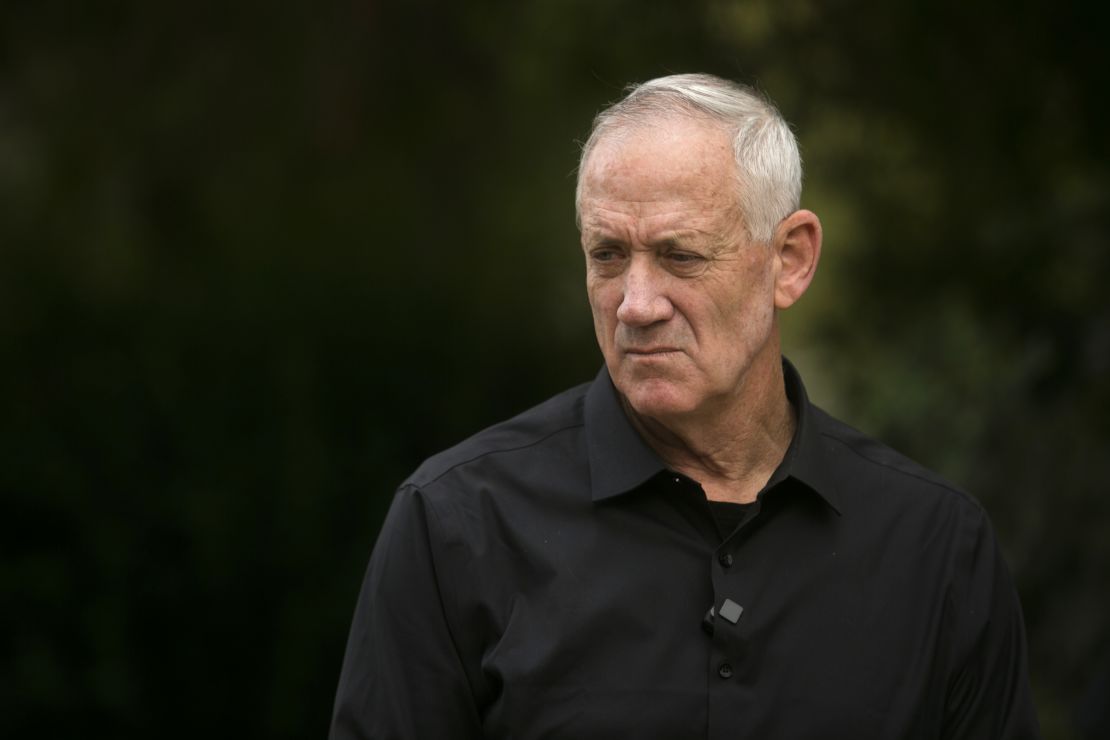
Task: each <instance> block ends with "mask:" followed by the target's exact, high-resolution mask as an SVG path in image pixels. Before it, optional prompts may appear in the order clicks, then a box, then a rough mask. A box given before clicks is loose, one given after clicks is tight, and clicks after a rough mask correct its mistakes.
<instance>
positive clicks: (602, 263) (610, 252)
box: [589, 246, 624, 272]
mask: <svg viewBox="0 0 1110 740" xmlns="http://www.w3.org/2000/svg"><path fill="white" fill-rule="evenodd" d="M589 256H590V263H591V264H593V265H594V267H595V268H596V269H598V270H603V271H605V272H612V271H613V270H619V269H620V265H621V263H622V260H623V259H624V251H623V250H621V249H620V248H619V247H614V246H601V247H595V248H594V249H591V250H590V254H589Z"/></svg>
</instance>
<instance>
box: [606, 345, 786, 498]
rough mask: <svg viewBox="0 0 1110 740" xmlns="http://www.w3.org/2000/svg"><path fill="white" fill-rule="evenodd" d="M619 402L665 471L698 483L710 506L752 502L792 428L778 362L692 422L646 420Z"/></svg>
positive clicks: (684, 419) (747, 379) (691, 418)
mask: <svg viewBox="0 0 1110 740" xmlns="http://www.w3.org/2000/svg"><path fill="white" fill-rule="evenodd" d="M776 360H778V358H777V357H776ZM622 402H623V403H624V407H625V411H626V412H627V413H628V416H629V418H630V419H631V420H632V424H633V426H634V427H635V428H636V429H637V431H639V433H640V435H641V436H642V437H643V438H644V441H645V442H647V444H648V446H649V447H651V448H652V449H653V450H655V452H656V454H658V455H659V456H660V457H661V458H662V459H663V461H664V462H665V463H666V464H667V466H668V467H670V468H671V469H673V470H676V471H678V472H680V473H682V474H683V475H686V476H688V477H690V478H692V479H693V480H696V481H698V482H699V483H700V484H701V486H702V489H703V490H704V491H705V494H706V497H707V498H708V499H710V500H713V501H734V502H738V503H748V502H750V501H754V500H755V498H756V495H757V494H758V493H759V491H760V490H762V488H763V486H764V485H765V484H766V483H767V480H768V479H769V478H770V477H771V475H772V474H773V473H774V472H775V469H776V468H777V467H778V466H779V463H781V462H782V458H783V456H784V455H785V454H786V450H787V448H788V447H789V446H790V440H791V439H793V437H794V429H795V426H796V420H795V416H794V409H793V407H792V406H791V405H790V402H789V401H788V400H787V397H786V383H785V380H784V378H783V373H782V364H781V361H776V362H775V363H773V364H772V365H770V366H769V367H765V368H762V369H760V370H757V368H756V367H755V365H753V367H752V368H751V369H750V370H749V372H748V373H747V374H746V375H745V377H744V380H743V382H742V384H741V387H739V388H737V389H736V390H735V392H734V393H732V394H730V395H729V396H728V397H727V398H726V399H724V401H723V402H722V403H714V404H712V406H713V407H714V408H713V411H712V412H710V413H701V414H698V415H697V416H696V417H694V416H693V415H685V416H683V417H680V418H667V419H660V418H651V417H645V416H641V415H639V414H637V413H636V412H635V411H634V410H633V409H632V408H631V407H630V406H629V405H628V403H627V402H626V401H624V400H623V399H622Z"/></svg>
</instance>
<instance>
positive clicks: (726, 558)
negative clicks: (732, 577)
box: [717, 552, 732, 568]
mask: <svg viewBox="0 0 1110 740" xmlns="http://www.w3.org/2000/svg"><path fill="white" fill-rule="evenodd" d="M717 562H718V563H720V564H721V567H722V568H731V567H732V553H728V552H722V553H721V554H720V555H718V556H717Z"/></svg>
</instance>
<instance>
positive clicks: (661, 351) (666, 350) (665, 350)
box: [624, 347, 679, 357]
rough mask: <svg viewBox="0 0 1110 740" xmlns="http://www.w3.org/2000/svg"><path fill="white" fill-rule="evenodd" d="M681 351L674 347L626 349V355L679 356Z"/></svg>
mask: <svg viewBox="0 0 1110 740" xmlns="http://www.w3.org/2000/svg"><path fill="white" fill-rule="evenodd" d="M678 352H679V350H677V349H675V348H674V347H652V348H637V349H626V350H624V353H625V354H626V355H628V356H629V357H664V356H666V355H673V354H678Z"/></svg>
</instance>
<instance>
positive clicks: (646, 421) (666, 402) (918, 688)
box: [332, 75, 1037, 740]
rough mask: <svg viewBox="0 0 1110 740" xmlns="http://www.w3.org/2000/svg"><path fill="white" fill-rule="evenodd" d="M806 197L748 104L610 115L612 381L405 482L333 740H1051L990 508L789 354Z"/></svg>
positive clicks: (379, 552) (660, 107) (638, 94)
mask: <svg viewBox="0 0 1110 740" xmlns="http://www.w3.org/2000/svg"><path fill="white" fill-rule="evenodd" d="M800 190H801V165H800V160H799V157H798V151H797V145H796V143H795V141H794V137H793V135H792V134H791V132H790V129H789V127H788V126H787V124H786V123H785V122H784V121H783V120H782V118H781V117H780V116H779V114H778V112H777V111H776V110H775V109H774V108H773V107H772V106H771V105H770V104H769V103H767V102H766V101H764V100H763V99H761V98H760V97H759V96H757V95H755V94H754V93H753V92H752V91H750V90H748V89H747V88H744V87H742V86H739V85H736V84H733V83H731V82H727V81H725V80H721V79H718V78H715V77H711V76H707V75H677V76H673V77H666V78H662V79H658V80H653V81H651V82H648V83H645V84H643V85H640V86H639V87H636V88H634V89H633V90H632V91H631V93H630V94H629V95H628V96H627V97H626V98H625V99H624V100H622V101H620V102H618V103H617V104H615V105H614V106H612V107H611V108H609V109H608V110H606V111H604V112H602V113H601V114H600V115H599V116H598V118H597V119H596V120H595V123H594V129H593V132H592V134H591V136H590V138H589V140H588V141H587V143H586V145H585V147H584V150H583V153H582V161H581V166H580V168H579V183H578V193H577V200H578V212H579V221H580V227H581V237H582V247H583V250H584V254H585V259H586V282H587V292H588V294H589V300H590V307H591V309H592V311H593V317H594V325H595V328H596V332H597V339H598V343H599V345H600V347H601V351H602V354H603V355H604V358H605V367H604V368H603V369H602V370H601V372H600V373H599V374H598V376H597V378H596V379H595V380H594V381H593V382H592V383H589V384H586V385H583V386H581V387H578V388H575V389H572V390H570V391H567V392H565V393H563V394H561V395H559V396H557V397H555V398H553V399H551V400H549V401H547V402H546V403H544V404H543V405H541V406H539V407H537V408H535V409H532V410H531V411H528V412H525V413H524V414H522V415H520V416H518V417H516V418H514V419H512V420H510V421H508V422H505V423H503V424H500V425H498V426H495V427H493V428H491V429H488V430H486V431H484V432H481V433H480V434H478V435H477V436H475V437H473V438H471V439H470V440H468V441H466V442H463V443H462V444H461V445H459V446H457V447H455V448H453V449H451V450H448V451H447V452H444V453H442V454H439V455H436V456H434V457H432V458H431V459H430V460H428V461H427V462H425V463H424V464H423V465H422V466H421V467H420V468H419V469H418V470H417V471H416V472H415V473H414V474H413V475H412V477H411V478H409V479H408V480H407V481H406V482H405V483H404V484H402V486H401V488H400V491H399V492H398V494H397V496H396V498H395V500H394V503H393V506H392V508H391V510H390V513H389V515H388V517H387V519H386V522H385V524H384V526H383V528H382V532H381V535H380V537H379V539H378V542H377V544H376V546H375V549H374V553H373V556H372V557H371V561H370V566H369V569H368V571H367V575H366V580H365V582H364V584H363V589H362V595H361V597H360V600H359V604H358V607H357V610H356V613H355V618H354V624H353V626H352V629H351V636H350V641H349V644H348V648H347V655H346V658H345V662H344V666H343V672H342V675H341V678H340V684H339V692H338V696H337V699H336V706H335V716H334V721H333V725H332V737H333V738H335V739H336V740H346V739H348V738H429V739H432V738H437V739H438V738H477V737H488V738H575V739H578V740H581V739H583V738H665V739H667V740H681V739H684V738H761V739H766V738H784V739H790V740H796V739H798V738H969V739H971V738H974V739H975V740H983V739H985V738H1031V737H1036V735H1037V728H1036V720H1035V718H1034V715H1033V711H1032V708H1031V702H1030V697H1029V689H1028V682H1027V678H1026V666H1025V646H1024V634H1023V627H1022V622H1021V615H1020V608H1019V605H1018V602H1017V598H1016V595H1015V592H1014V588H1013V586H1012V584H1011V582H1010V578H1009V576H1008V574H1007V572H1006V568H1005V565H1004V564H1003V562H1002V559H1001V557H1000V555H999V553H998V548H997V545H996V543H995V539H994V536H993V534H992V532H991V528H990V525H989V523H988V522H987V518H986V516H985V514H984V513H983V511H982V509H981V508H980V507H979V506H978V505H977V504H976V503H975V501H973V500H972V499H971V498H969V497H968V496H967V495H966V494H964V493H962V492H960V491H959V490H957V489H955V488H954V487H952V486H951V485H950V484H948V483H946V482H945V481H943V480H941V479H940V478H938V477H937V476H935V475H934V474H932V473H930V472H928V471H926V470H924V469H922V468H920V467H918V466H917V465H915V464H914V463H912V462H910V461H908V460H906V459H905V458H903V457H901V456H899V455H898V454H897V453H894V452H893V451H891V450H889V449H887V448H885V447H883V446H881V445H880V444H878V443H876V442H874V441H872V440H870V439H868V438H866V437H864V436H863V435H861V434H860V433H858V432H856V431H854V430H852V429H850V428H849V427H847V426H845V425H843V424H841V423H839V422H837V421H835V420H834V419H832V418H830V417H829V416H827V415H826V414H824V413H823V412H821V411H820V410H819V409H817V408H816V407H814V406H812V405H811V404H810V403H809V401H808V400H807V398H806V394H805V390H804V388H803V386H802V383H801V379H800V378H799V377H798V374H797V372H796V371H795V370H794V369H793V368H792V367H791V366H790V365H789V363H787V362H785V361H784V360H783V359H782V357H781V355H780V349H779V330H778V312H779V311H780V310H783V309H786V308H788V307H790V306H791V305H792V304H793V303H794V302H795V301H796V300H798V299H799V298H800V297H801V295H802V294H803V293H804V292H805V290H806V288H807V287H808V285H809V283H810V281H811V280H812V278H813V275H814V271H815V269H816V267H817V263H818V258H819V256H820V252H821V226H820V222H819V221H818V219H817V217H816V216H815V215H814V214H813V213H811V212H809V211H806V210H798V201H799V195H800Z"/></svg>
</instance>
